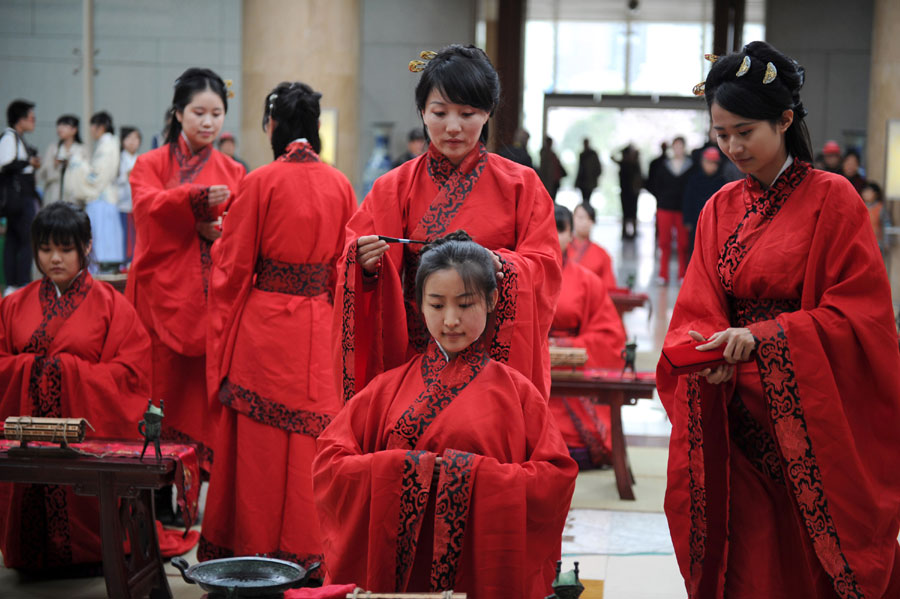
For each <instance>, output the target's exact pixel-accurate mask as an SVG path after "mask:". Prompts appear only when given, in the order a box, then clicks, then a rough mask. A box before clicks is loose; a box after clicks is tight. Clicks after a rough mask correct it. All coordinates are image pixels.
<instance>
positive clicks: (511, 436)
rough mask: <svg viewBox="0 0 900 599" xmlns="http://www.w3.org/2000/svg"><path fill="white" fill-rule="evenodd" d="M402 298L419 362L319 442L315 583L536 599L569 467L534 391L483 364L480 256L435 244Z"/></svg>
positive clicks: (487, 295)
mask: <svg viewBox="0 0 900 599" xmlns="http://www.w3.org/2000/svg"><path fill="white" fill-rule="evenodd" d="M413 297H414V301H415V302H416V304H417V306H418V307H419V309H420V310H421V313H422V315H423V317H424V320H425V323H426V326H427V332H428V335H429V338H428V345H427V346H426V348H425V351H424V352H423V353H422V354H421V355H416V356H415V357H413V358H412V359H411V360H409V361H408V362H407V363H406V364H404V365H402V366H399V367H397V368H394V369H392V370H389V371H387V372H385V373H383V374H381V375H379V376H377V377H375V378H374V379H373V380H372V381H371V382H370V383H369V384H368V385H367V386H366V388H365V389H364V390H363V391H362V392H360V393H359V394H358V395H356V396H355V397H353V399H352V400H351V401H350V402H349V403H348V404H347V405H346V406H345V407H344V409H343V410H342V411H341V412H340V414H338V416H337V418H335V420H334V421H333V422H332V423H331V425H330V426H329V427H328V428H327V429H326V430H325V432H324V433H323V434H322V436H321V437H319V441H318V444H319V451H318V454H317V455H316V460H315V463H314V464H313V477H314V478H313V482H314V486H315V494H316V507H317V509H318V512H319V518H320V520H321V525H322V533H323V538H324V544H325V562H326V565H327V569H328V578H327V580H329V581H335V582H346V581H352V582H354V583H355V584H358V585H359V586H361V587H364V588H366V589H369V590H372V591H378V592H414V591H416V592H422V591H428V590H431V591H446V590H450V589H453V590H455V591H465V592H468V593H469V596H470V597H473V598H475V599H478V598H484V597H505V598H514V599H525V598H529V599H530V598H534V597H542V596H544V594H545V593H546V590H547V589H548V588H549V585H550V582H551V581H552V578H553V575H554V564H555V560H556V559H557V558H558V557H559V554H560V540H561V535H562V530H563V525H564V524H565V519H566V515H567V513H568V508H569V502H570V500H571V498H572V493H573V491H574V487H575V476H576V473H577V468H576V466H575V463H574V462H573V461H572V459H571V458H570V457H569V456H568V452H567V451H566V446H565V444H564V443H563V440H562V437H561V436H560V434H559V431H558V430H557V428H556V425H555V424H554V423H553V418H552V417H551V416H550V414H549V412H548V408H547V402H546V400H545V399H544V398H543V396H542V395H541V393H540V392H539V391H538V390H537V389H536V388H535V386H534V385H533V384H532V383H531V382H530V381H529V380H528V379H527V378H526V377H524V376H523V375H522V374H521V373H519V372H518V371H517V370H515V369H514V368H511V367H510V366H507V365H506V364H503V363H501V362H498V361H496V360H493V359H492V358H491V355H490V343H491V340H490V338H488V337H486V336H485V335H484V334H483V333H484V331H485V327H486V326H487V320H488V317H489V316H490V314H491V312H492V311H493V310H495V309H496V305H497V297H498V290H497V281H496V276H495V270H494V256H493V255H492V254H491V253H490V252H488V251H487V250H486V249H484V248H483V247H481V246H480V245H478V244H476V243H474V242H472V241H471V238H470V237H469V236H468V235H466V234H465V233H463V232H461V231H460V232H456V233H452V234H450V235H448V236H447V237H446V238H443V239H438V240H436V241H435V242H434V243H433V244H432V245H431V246H430V247H429V248H427V249H426V251H425V252H424V253H423V254H422V256H421V261H420V264H419V267H418V271H417V273H415V287H414V295H413Z"/></svg>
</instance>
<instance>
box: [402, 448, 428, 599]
mask: <svg viewBox="0 0 900 599" xmlns="http://www.w3.org/2000/svg"><path fill="white" fill-rule="evenodd" d="M425 454H426V452H424V451H407V452H406V458H405V459H404V460H403V471H402V472H401V475H400V510H399V524H398V528H397V567H396V571H395V574H394V580H395V583H394V584H395V587H394V588H395V590H396V591H398V592H403V591H405V590H406V585H407V583H408V581H409V574H410V571H411V569H412V565H413V561H414V560H415V556H416V546H417V544H418V540H419V530H420V529H421V526H422V516H424V515H425V508H426V506H427V504H428V495H429V491H430V488H431V473H430V472H422V471H421V470H420V465H421V458H422V456H423V455H425Z"/></svg>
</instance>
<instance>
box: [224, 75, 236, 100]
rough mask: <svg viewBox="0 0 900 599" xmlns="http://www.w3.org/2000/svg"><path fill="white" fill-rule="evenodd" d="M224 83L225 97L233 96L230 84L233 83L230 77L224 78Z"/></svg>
mask: <svg viewBox="0 0 900 599" xmlns="http://www.w3.org/2000/svg"><path fill="white" fill-rule="evenodd" d="M224 83H225V97H227V98H233V97H234V92H233V91H232V90H231V84H232V83H234V82H233V81H232V80H231V79H226V80H225V81H224Z"/></svg>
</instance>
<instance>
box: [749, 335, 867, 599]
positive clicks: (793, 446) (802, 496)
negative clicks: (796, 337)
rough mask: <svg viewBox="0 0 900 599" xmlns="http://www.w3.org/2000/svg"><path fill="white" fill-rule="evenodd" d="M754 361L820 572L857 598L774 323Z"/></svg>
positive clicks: (848, 597) (847, 597)
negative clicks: (819, 564)
mask: <svg viewBox="0 0 900 599" xmlns="http://www.w3.org/2000/svg"><path fill="white" fill-rule="evenodd" d="M756 361H757V364H758V365H759V374H760V378H761V379H762V383H763V389H764V392H765V396H766V398H767V400H768V404H769V416H770V417H771V419H772V423H773V425H774V428H775V437H776V440H777V442H778V448H779V450H780V453H781V457H782V459H783V460H784V469H783V470H784V473H785V474H786V478H787V480H788V482H789V483H790V485H789V486H790V488H791V490H792V491H793V493H794V496H795V497H796V499H797V507H798V509H799V511H800V515H801V517H802V518H803V521H804V523H805V524H806V530H807V533H808V534H809V536H810V539H811V540H812V544H813V548H814V549H815V552H816V555H817V556H818V558H819V562H820V563H821V564H822V568H823V569H824V570H825V572H826V573H827V574H828V575H829V576H830V577H831V578H832V581H833V583H834V590H835V591H836V592H837V594H838V596H839V597H841V598H842V599H855V598H859V599H861V598H862V597H864V595H863V592H862V589H860V587H859V584H858V583H857V581H856V576H855V575H854V573H853V570H852V569H851V568H850V564H849V563H848V562H847V559H846V557H845V556H844V553H843V551H842V550H841V543H840V539H839V537H838V533H837V529H836V528H835V525H834V520H833V519H832V517H831V512H830V509H829V507H828V500H827V498H826V496H825V488H824V485H823V483H822V473H821V471H820V470H819V465H818V462H817V461H816V456H815V453H814V451H813V447H812V439H811V438H810V436H809V429H808V428H807V425H806V416H805V414H804V410H803V406H802V404H801V401H800V390H799V387H798V385H797V379H796V376H795V370H794V364H793V361H792V360H791V352H790V348H789V346H788V342H787V335H786V334H785V332H784V329H783V328H782V326H781V325H780V324H778V322H777V321H775V328H774V334H772V335H768V336H765V337H764V338H762V339H760V340H759V342H758V343H757V349H756Z"/></svg>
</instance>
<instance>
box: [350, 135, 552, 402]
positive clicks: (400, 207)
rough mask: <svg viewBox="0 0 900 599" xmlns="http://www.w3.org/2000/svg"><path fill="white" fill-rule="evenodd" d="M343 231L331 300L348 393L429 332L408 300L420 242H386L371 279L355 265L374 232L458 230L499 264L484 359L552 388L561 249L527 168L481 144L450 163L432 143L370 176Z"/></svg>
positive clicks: (419, 346) (416, 234)
mask: <svg viewBox="0 0 900 599" xmlns="http://www.w3.org/2000/svg"><path fill="white" fill-rule="evenodd" d="M348 229H349V230H348V233H347V250H346V252H345V255H344V258H343V260H342V261H341V263H340V264H341V266H340V269H339V270H340V272H339V280H338V290H337V293H338V295H337V298H336V301H335V321H336V322H337V323H340V324H339V325H338V326H336V332H339V334H340V338H339V344H338V345H337V348H336V349H337V351H338V361H339V363H340V364H341V368H342V369H341V372H340V373H339V375H340V378H341V383H340V384H341V388H342V390H343V395H344V399H345V400H349V399H350V397H352V396H353V395H354V394H355V393H357V392H358V391H360V390H361V389H362V388H363V387H364V386H365V385H366V383H367V382H368V381H369V380H371V379H372V377H374V376H375V375H377V374H378V373H380V372H384V371H385V370H389V369H391V368H394V367H396V366H399V365H401V364H403V363H404V362H406V360H408V359H409V358H410V357H411V356H413V355H415V354H416V353H421V352H422V351H424V349H425V346H426V345H427V344H428V340H429V338H430V337H429V335H428V331H427V329H426V328H425V323H424V320H423V319H422V316H421V314H420V313H419V311H418V307H417V306H416V305H415V297H414V295H415V273H416V268H417V267H418V262H419V253H420V252H421V251H422V246H421V245H414V244H410V245H405V244H403V245H401V244H396V245H393V246H392V247H391V249H390V250H389V251H388V253H387V254H385V255H384V257H383V258H382V261H381V267H380V268H379V270H378V275H377V279H375V281H374V282H373V281H370V280H364V279H363V275H362V269H361V268H360V267H359V266H358V265H357V264H356V241H357V239H358V238H359V237H361V236H363V235H372V234H378V235H388V236H391V237H401V238H409V239H418V240H428V241H431V240H434V239H436V238H438V237H441V236H443V235H445V234H447V233H451V232H453V231H455V230H457V229H464V230H465V231H466V232H467V233H469V235H471V236H472V238H473V239H474V240H475V241H476V242H478V243H480V244H481V245H483V246H484V247H486V248H487V249H489V250H493V251H494V252H496V253H497V254H498V255H499V256H500V259H501V262H502V264H503V273H504V276H503V278H502V279H501V280H500V281H499V282H498V283H499V287H500V295H499V301H498V304H497V309H496V310H495V311H494V316H493V317H492V319H491V322H490V323H489V329H488V332H487V333H486V334H487V335H488V337H489V338H490V339H491V340H492V346H491V356H492V357H493V358H494V359H496V360H499V361H501V362H504V363H506V364H509V365H510V366H512V367H513V368H515V369H516V370H518V371H519V372H521V373H522V374H524V375H525V376H526V377H528V378H529V379H530V380H531V381H532V382H533V383H534V384H535V386H536V387H537V388H538V390H539V391H541V393H542V394H543V395H544V396H545V397H547V396H548V395H549V391H550V354H549V349H548V345H547V333H548V332H549V330H550V323H551V321H552V320H553V311H554V309H555V308H556V300H557V297H558V296H559V286H560V268H559V265H560V250H559V238H558V237H557V234H556V228H555V224H554V218H553V201H552V200H551V199H550V196H548V195H547V191H546V189H545V188H544V186H543V185H542V184H541V182H540V179H538V177H537V174H536V173H535V172H534V170H533V169H529V168H526V167H523V166H522V165H520V164H516V163H514V162H512V161H509V160H507V159H505V158H502V157H500V156H498V155H497V154H489V153H487V152H486V151H485V149H484V146H483V145H481V144H479V145H478V146H477V147H476V148H475V149H473V150H472V152H471V153H469V154H468V155H467V156H466V157H465V158H464V159H463V161H462V162H461V163H460V165H459V168H456V167H454V166H453V165H452V164H451V163H450V161H449V160H447V158H445V157H444V156H443V155H442V154H440V153H439V152H437V150H435V149H434V147H433V146H429V149H428V151H427V152H425V153H424V154H423V155H421V156H419V157H418V158H415V159H413V160H410V161H408V162H405V163H404V164H403V165H401V166H399V167H397V168H395V169H393V170H392V171H390V172H389V173H387V174H386V175H384V176H382V177H381V178H379V179H378V180H377V181H376V182H375V185H374V187H373V188H372V191H371V193H370V194H369V196H368V197H367V198H366V200H365V201H364V202H363V203H362V206H360V209H359V211H358V212H357V213H356V215H354V217H353V218H352V219H351V220H350V224H349V225H348Z"/></svg>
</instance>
